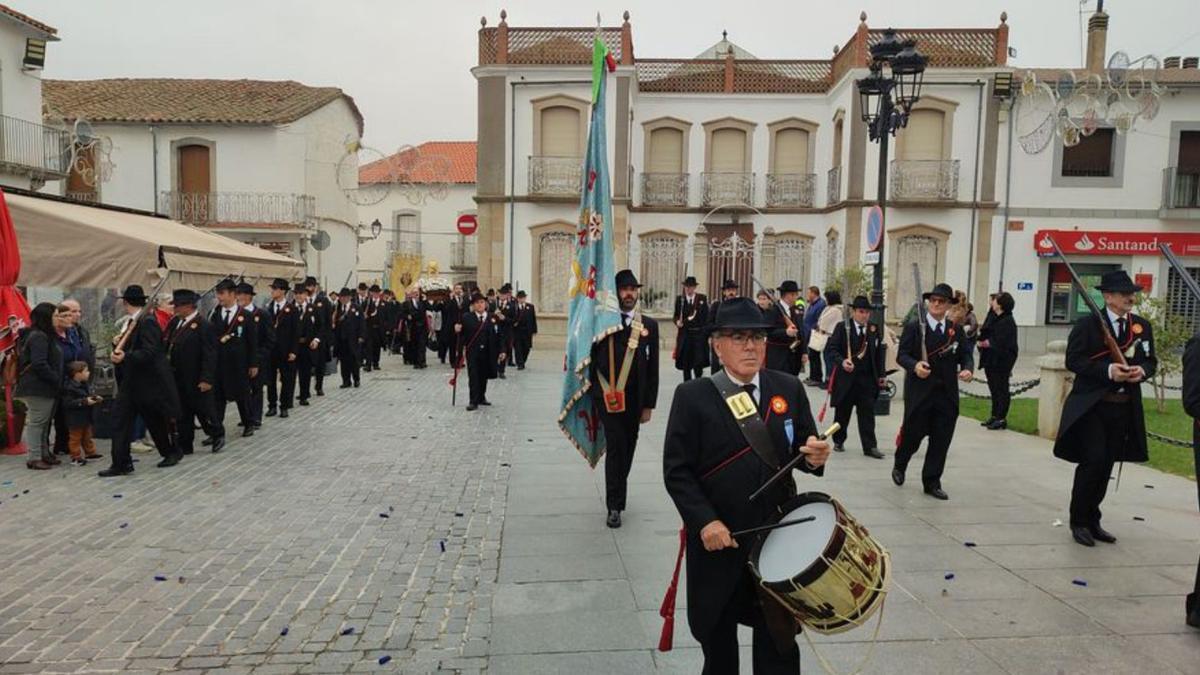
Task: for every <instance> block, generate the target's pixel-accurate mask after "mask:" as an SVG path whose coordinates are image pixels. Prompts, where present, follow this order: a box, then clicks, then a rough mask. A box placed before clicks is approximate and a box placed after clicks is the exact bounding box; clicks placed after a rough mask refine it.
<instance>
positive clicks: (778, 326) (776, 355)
mask: <svg viewBox="0 0 1200 675" xmlns="http://www.w3.org/2000/svg"><path fill="white" fill-rule="evenodd" d="M779 303H780V301H779V300H776V301H774V302H772V303H771V306H770V307H769V308H767V309H765V310H763V318H764V319H766V320H767V323H769V324H771V329H770V330H768V331H767V364H766V367H767V368H770V369H771V370H781V371H783V372H786V373H792V374H796V373H799V372H800V365H801V362H800V357H801V356H802V355H803V350H801V351H800V352H793V351H792V349H791V347H792V344H793V343H794V342H796V340H802V339H803V337H804V336H803V326H804V321H803V314H802V313H799V314H798V312H799V310H798V309H796V307H795V306H792V307H788V308H787V312H788V314H787V318H784V313H783V312H784V308H783V307H782V306H780V304H779ZM789 318H790V319H791V320H792V323H793V325H795V326H796V329H797V330H798V331H801V332H800V333H797V335H796V336H795V337H792V336H790V335H788V334H787V329H788V321H787V320H788V319H789ZM798 349H799V348H798Z"/></svg>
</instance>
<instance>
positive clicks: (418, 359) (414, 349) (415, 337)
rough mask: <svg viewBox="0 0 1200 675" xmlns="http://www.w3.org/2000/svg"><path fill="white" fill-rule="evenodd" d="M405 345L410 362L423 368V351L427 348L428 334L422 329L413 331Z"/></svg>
mask: <svg viewBox="0 0 1200 675" xmlns="http://www.w3.org/2000/svg"><path fill="white" fill-rule="evenodd" d="M405 347H406V349H407V350H408V352H409V354H410V356H409V360H410V362H411V363H412V364H413V365H414V366H418V367H420V368H424V367H425V352H426V351H428V350H429V336H428V335H427V334H426V333H425V332H424V331H413V333H412V335H410V336H409V338H408V344H407V345H406V346H405Z"/></svg>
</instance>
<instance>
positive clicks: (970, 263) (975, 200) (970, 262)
mask: <svg viewBox="0 0 1200 675" xmlns="http://www.w3.org/2000/svg"><path fill="white" fill-rule="evenodd" d="M984 84H985V83H984V81H982V80H980V81H979V82H977V83H976V86H977V87H978V89H979V119H978V120H976V121H975V177H974V178H973V179H972V181H971V243H970V244H969V245H968V253H967V295H968V296H970V294H971V281H972V276H973V273H974V271H975V226H976V223H977V221H978V218H979V164H980V163H981V157H980V152H979V141H980V139H981V138H982V136H983V85H984Z"/></svg>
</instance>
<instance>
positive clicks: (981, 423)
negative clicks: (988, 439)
mask: <svg viewBox="0 0 1200 675" xmlns="http://www.w3.org/2000/svg"><path fill="white" fill-rule="evenodd" d="M995 421H996V418H995V417H989V418H987V419H986V420H984V421H982V422H980V423H979V426H981V427H986V426H991V424H992V422H995Z"/></svg>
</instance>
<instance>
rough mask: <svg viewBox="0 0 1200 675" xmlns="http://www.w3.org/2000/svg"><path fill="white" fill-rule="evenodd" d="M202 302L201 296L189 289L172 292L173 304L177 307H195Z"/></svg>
mask: <svg viewBox="0 0 1200 675" xmlns="http://www.w3.org/2000/svg"><path fill="white" fill-rule="evenodd" d="M199 301H200V294H199V293H197V292H196V291H193V290H191V289H187V288H176V289H175V290H174V291H172V292H171V302H174V303H175V306H176V307H194V306H195V305H196V303H197V302H199Z"/></svg>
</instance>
